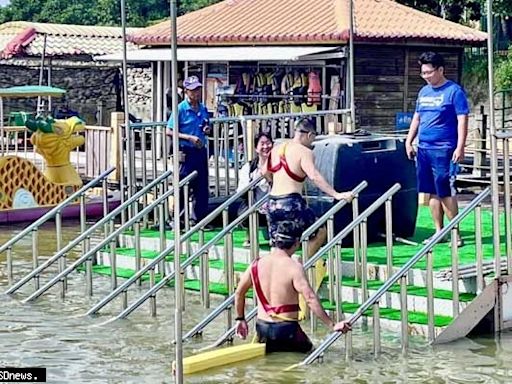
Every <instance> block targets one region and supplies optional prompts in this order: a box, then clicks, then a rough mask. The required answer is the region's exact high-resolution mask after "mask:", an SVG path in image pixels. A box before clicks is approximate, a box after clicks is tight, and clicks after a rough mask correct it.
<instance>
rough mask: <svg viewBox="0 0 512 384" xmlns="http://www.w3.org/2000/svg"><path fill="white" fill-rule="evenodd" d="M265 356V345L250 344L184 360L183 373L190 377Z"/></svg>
mask: <svg viewBox="0 0 512 384" xmlns="http://www.w3.org/2000/svg"><path fill="white" fill-rule="evenodd" d="M263 355H265V344H263V343H249V344H242V345H235V346H232V347H226V348H220V349H215V350H213V351H208V352H204V353H199V354H197V355H194V356H189V357H186V358H184V359H183V373H184V374H185V375H190V374H192V373H197V372H201V371H205V370H207V369H211V368H215V367H219V366H221V365H227V364H233V363H237V362H239V361H244V360H250V359H254V358H256V357H260V356H263ZM173 366H174V363H173Z"/></svg>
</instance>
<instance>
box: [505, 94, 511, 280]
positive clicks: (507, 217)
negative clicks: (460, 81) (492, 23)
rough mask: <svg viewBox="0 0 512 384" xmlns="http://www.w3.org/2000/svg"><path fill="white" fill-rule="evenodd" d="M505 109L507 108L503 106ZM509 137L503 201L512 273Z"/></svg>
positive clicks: (507, 250)
mask: <svg viewBox="0 0 512 384" xmlns="http://www.w3.org/2000/svg"><path fill="white" fill-rule="evenodd" d="M503 99H505V95H503ZM503 109H505V108H503ZM509 145H510V142H509V139H508V138H504V139H503V186H504V189H503V193H504V195H505V196H504V197H503V203H504V204H505V245H506V246H505V249H506V254H507V274H509V275H510V274H511V273H512V243H511V240H512V239H511V238H510V226H511V223H510V215H511V207H510V149H509Z"/></svg>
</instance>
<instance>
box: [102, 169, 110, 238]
mask: <svg viewBox="0 0 512 384" xmlns="http://www.w3.org/2000/svg"><path fill="white" fill-rule="evenodd" d="M101 187H102V200H103V217H106V216H107V215H108V210H109V204H108V185H107V179H103V180H102V181H101ZM103 235H104V236H105V237H107V236H108V225H107V223H105V225H104V226H103Z"/></svg>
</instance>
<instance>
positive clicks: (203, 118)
mask: <svg viewBox="0 0 512 384" xmlns="http://www.w3.org/2000/svg"><path fill="white" fill-rule="evenodd" d="M178 121H179V130H180V133H186V134H187V135H194V136H197V137H199V139H201V141H202V142H203V146H206V144H207V138H206V135H205V134H204V132H203V128H204V127H205V126H206V125H208V124H209V122H210V117H209V115H208V110H207V109H206V107H205V106H204V104H202V103H199V109H198V110H197V111H194V109H193V108H192V106H191V105H190V103H189V102H188V100H186V99H185V100H183V101H182V102H181V103H179V104H178ZM173 127H174V121H173V114H172V113H171V116H169V120H168V121H167V128H169V129H173ZM180 147H193V148H195V146H194V144H192V143H191V142H190V141H188V140H183V139H180Z"/></svg>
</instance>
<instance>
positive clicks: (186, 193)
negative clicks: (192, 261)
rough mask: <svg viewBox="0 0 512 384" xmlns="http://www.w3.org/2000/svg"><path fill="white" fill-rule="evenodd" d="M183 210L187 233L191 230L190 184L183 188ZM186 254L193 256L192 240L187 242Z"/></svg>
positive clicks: (188, 239)
mask: <svg viewBox="0 0 512 384" xmlns="http://www.w3.org/2000/svg"><path fill="white" fill-rule="evenodd" d="M183 210H184V214H183V221H184V230H185V233H187V232H188V231H189V230H190V193H189V185H188V184H185V185H184V186H183ZM185 253H186V254H187V256H190V254H191V248H190V238H187V239H186V240H185Z"/></svg>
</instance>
